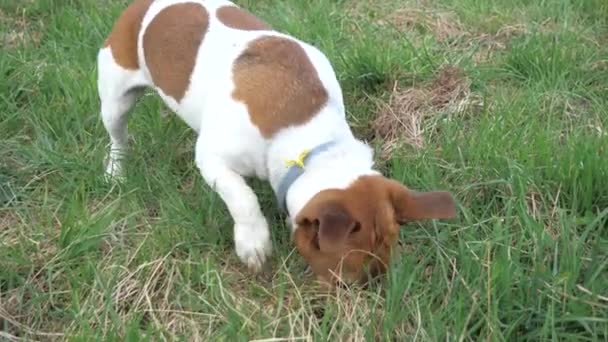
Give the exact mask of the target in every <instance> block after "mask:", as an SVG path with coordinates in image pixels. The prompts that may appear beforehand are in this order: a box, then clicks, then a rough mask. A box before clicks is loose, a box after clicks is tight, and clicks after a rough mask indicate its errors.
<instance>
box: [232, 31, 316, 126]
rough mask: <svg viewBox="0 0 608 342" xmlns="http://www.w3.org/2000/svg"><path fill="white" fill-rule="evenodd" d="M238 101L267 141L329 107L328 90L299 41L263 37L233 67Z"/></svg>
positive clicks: (235, 95)
mask: <svg viewBox="0 0 608 342" xmlns="http://www.w3.org/2000/svg"><path fill="white" fill-rule="evenodd" d="M233 72H234V83H235V90H234V93H233V94H232V96H233V98H234V99H235V100H237V101H242V102H244V103H245V104H246V105H247V109H248V111H249V116H250V118H251V121H252V122H253V124H255V125H256V126H257V127H258V128H259V129H260V131H261V133H262V135H263V136H264V137H266V138H270V137H272V136H273V135H274V134H275V133H276V132H278V131H279V130H280V129H282V128H285V127H288V126H292V125H301V124H304V123H306V122H308V121H309V120H310V119H311V118H312V117H313V116H314V115H315V114H316V113H317V112H319V110H321V108H323V106H324V105H325V104H326V103H327V99H328V94H327V90H326V89H325V87H324V86H323V84H322V83H321V80H320V79H319V76H318V74H317V71H316V70H315V68H314V67H313V65H312V63H311V62H310V60H309V59H308V56H307V55H306V52H305V51H304V49H303V48H302V47H301V46H300V45H299V44H298V43H296V42H295V41H293V40H290V39H286V38H280V37H271V36H266V37H261V38H258V39H256V40H254V41H253V42H251V43H250V44H249V47H248V48H247V49H246V50H245V51H244V52H243V53H242V54H241V55H240V56H239V57H238V58H237V60H236V61H235V63H234V67H233Z"/></svg>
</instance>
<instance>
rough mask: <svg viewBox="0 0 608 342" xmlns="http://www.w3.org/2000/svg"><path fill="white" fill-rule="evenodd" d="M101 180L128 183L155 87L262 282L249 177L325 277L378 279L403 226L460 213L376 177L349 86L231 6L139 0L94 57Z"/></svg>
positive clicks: (263, 228)
mask: <svg viewBox="0 0 608 342" xmlns="http://www.w3.org/2000/svg"><path fill="white" fill-rule="evenodd" d="M98 87H99V96H100V98H101V115H102V118H103V123H104V125H105V127H106V129H107V131H108V134H109V135H110V139H111V150H110V153H109V156H108V164H107V169H106V172H107V173H108V174H109V175H110V176H112V177H118V176H121V174H122V167H121V164H120V156H121V154H122V153H123V152H124V151H125V148H126V147H127V146H126V145H127V112H128V111H129V110H130V108H131V107H132V106H133V104H134V102H135V101H136V99H137V97H138V95H139V94H140V92H139V91H138V89H140V88H142V87H152V88H154V89H155V90H156V92H157V93H158V94H159V95H160V97H161V98H162V99H163V100H164V102H165V103H166V104H167V106H168V107H170V108H171V109H172V110H173V111H174V112H175V113H177V115H179V117H180V118H181V119H182V120H184V121H185V122H186V123H187V124H188V125H189V126H190V127H192V129H194V130H195V131H196V132H197V133H198V138H197V142H196V147H195V155H196V164H197V166H198V168H199V169H200V172H201V174H202V176H203V178H204V179H205V181H206V182H207V183H208V184H209V185H210V186H211V187H212V188H213V189H214V190H215V191H216V192H217V193H218V194H219V196H220V197H221V198H222V200H223V201H224V202H225V204H226V206H227V207H228V210H229V212H230V214H231V216H232V218H233V219H234V241H235V246H236V253H237V254H238V256H239V257H240V259H241V260H242V261H243V262H244V263H245V264H246V265H247V266H248V267H249V268H250V269H251V270H253V271H258V270H260V268H261V266H262V265H263V264H264V262H265V260H266V258H267V257H268V256H269V255H270V254H271V242H270V235H269V229H268V223H267V221H266V219H265V217H264V215H263V214H262V211H261V210H260V205H259V203H258V200H257V197H256V195H255V194H254V192H253V191H252V189H251V188H250V187H249V186H248V185H247V183H246V182H245V180H244V177H248V176H257V177H259V178H261V179H267V180H269V181H270V184H271V186H272V188H273V189H274V191H275V193H276V195H277V199H278V201H279V205H280V206H282V207H284V209H285V210H286V212H287V214H288V215H289V220H288V221H289V222H290V224H291V227H292V231H293V235H292V236H293V239H294V240H295V245H296V247H297V249H298V251H299V253H300V254H301V255H302V256H303V257H304V259H305V260H306V261H307V262H308V264H309V265H310V266H311V267H312V270H313V271H314V273H315V274H316V275H317V277H318V278H319V279H320V280H323V281H327V282H330V283H334V281H335V277H334V275H339V276H341V277H342V279H344V280H348V281H350V280H357V279H360V278H361V277H362V275H363V272H364V269H366V268H368V267H369V271H371V272H373V273H378V272H383V271H385V270H386V265H387V264H388V262H389V257H390V250H391V246H393V245H394V243H395V242H396V240H397V238H398V232H399V226H400V224H402V223H404V222H407V221H410V220H421V219H441V218H452V217H454V216H455V204H454V201H453V199H452V196H451V195H450V194H449V193H447V192H415V191H412V190H408V189H407V188H406V187H405V186H403V185H401V184H400V183H398V182H396V181H393V180H390V179H387V178H385V177H383V176H382V175H381V174H380V173H379V172H377V171H375V170H374V168H373V160H372V150H371V149H370V147H368V146H367V145H366V144H364V143H362V142H360V141H359V140H357V139H356V138H355V137H354V136H353V134H352V132H351V130H350V128H349V125H348V123H347V122H346V119H345V109H344V103H343V99H342V92H341V89H340V85H339V84H338V81H337V79H336V76H335V73H334V71H333V68H332V66H331V65H330V63H329V61H328V59H327V58H326V57H325V55H324V54H323V53H321V52H320V51H319V50H318V49H316V48H314V47H313V46H311V45H308V44H306V43H304V42H301V41H299V40H297V39H295V38H293V37H290V36H287V35H285V34H281V33H279V32H276V31H274V30H273V29H271V28H270V27H269V26H268V25H267V24H266V23H264V22H263V21H261V20H260V19H258V18H256V17H254V16H253V15H251V14H250V13H248V12H246V11H245V10H243V9H240V8H239V7H237V6H236V5H234V4H233V3H231V2H229V1H226V0H135V1H134V2H133V3H132V4H131V5H130V6H129V7H128V8H127V9H126V10H125V11H124V12H123V13H122V15H121V16H120V18H119V19H118V21H117V22H116V23H115V25H114V28H113V30H112V32H111V34H110V35H109V37H108V38H107V40H106V42H105V45H104V47H103V48H102V49H101V50H100V51H99V54H98Z"/></svg>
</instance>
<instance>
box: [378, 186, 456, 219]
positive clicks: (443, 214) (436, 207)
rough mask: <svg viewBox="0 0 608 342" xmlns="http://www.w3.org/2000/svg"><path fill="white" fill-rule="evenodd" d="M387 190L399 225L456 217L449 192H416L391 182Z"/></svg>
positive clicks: (453, 203) (454, 205)
mask: <svg viewBox="0 0 608 342" xmlns="http://www.w3.org/2000/svg"><path fill="white" fill-rule="evenodd" d="M387 188H388V193H389V198H390V201H391V203H392V205H393V208H394V209H395V218H396V220H397V222H399V223H405V222H408V221H416V220H426V219H452V218H455V217H456V203H455V202H454V198H453V197H452V195H451V194H450V193H449V192H446V191H431V192H417V191H413V190H410V189H408V188H406V187H405V186H403V185H401V184H400V183H398V182H396V181H392V180H390V181H389V183H388V186H387Z"/></svg>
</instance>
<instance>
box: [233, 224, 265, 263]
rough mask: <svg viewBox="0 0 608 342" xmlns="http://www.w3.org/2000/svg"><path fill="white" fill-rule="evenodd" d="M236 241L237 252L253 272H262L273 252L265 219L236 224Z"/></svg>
mask: <svg viewBox="0 0 608 342" xmlns="http://www.w3.org/2000/svg"><path fill="white" fill-rule="evenodd" d="M234 243H235V246H236V254H237V255H238V256H239V258H240V259H241V261H242V262H243V263H244V264H245V265H247V267H248V268H249V270H250V271H252V272H253V273H258V272H260V271H261V270H262V266H264V263H265V262H266V259H267V258H268V257H270V255H271V254H272V242H271V241H270V233H269V231H268V224H267V223H266V221H265V220H263V221H261V222H258V223H255V224H236V225H235V227H234Z"/></svg>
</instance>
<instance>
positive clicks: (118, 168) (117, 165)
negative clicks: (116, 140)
mask: <svg viewBox="0 0 608 342" xmlns="http://www.w3.org/2000/svg"><path fill="white" fill-rule="evenodd" d="M105 164H106V169H105V179H106V181H107V182H122V181H124V179H125V177H124V172H123V169H122V164H121V162H120V160H118V159H117V158H113V157H112V156H108V158H106V163H105Z"/></svg>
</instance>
